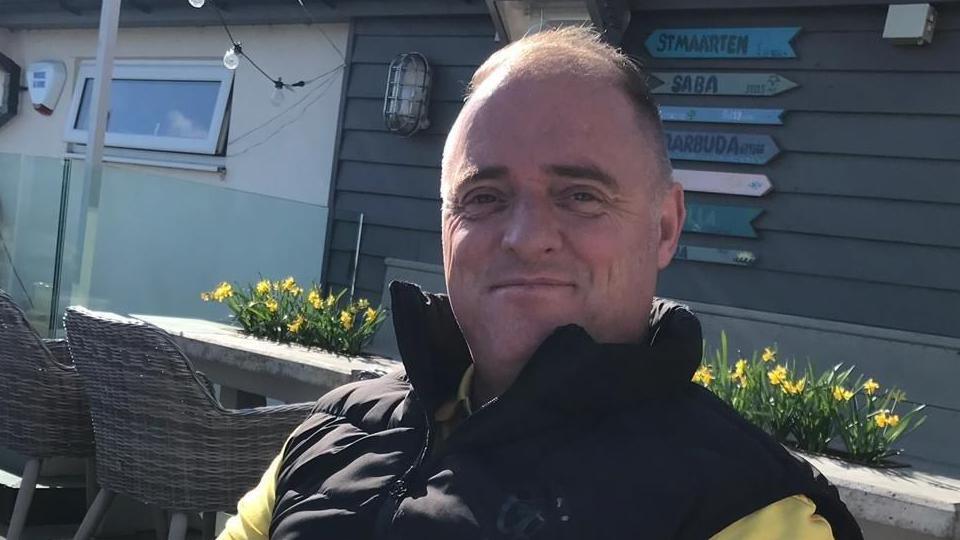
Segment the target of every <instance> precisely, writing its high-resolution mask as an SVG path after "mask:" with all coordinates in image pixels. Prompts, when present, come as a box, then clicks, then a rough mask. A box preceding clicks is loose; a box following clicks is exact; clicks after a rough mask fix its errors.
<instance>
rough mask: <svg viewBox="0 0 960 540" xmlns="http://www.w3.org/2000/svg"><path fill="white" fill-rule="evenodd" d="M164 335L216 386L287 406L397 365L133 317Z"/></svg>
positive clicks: (197, 324)
mask: <svg viewBox="0 0 960 540" xmlns="http://www.w3.org/2000/svg"><path fill="white" fill-rule="evenodd" d="M133 317H136V318H138V319H141V320H144V321H147V322H149V323H151V324H154V325H156V326H158V327H160V328H162V329H163V330H165V331H167V332H168V333H169V334H170V335H171V336H172V337H173V339H174V341H175V342H176V343H177V344H178V345H179V346H180V347H181V348H182V349H183V351H184V352H185V353H186V355H187V357H189V358H190V360H191V362H193V363H194V365H195V366H196V367H197V369H199V370H201V371H203V372H204V373H205V374H206V375H207V376H209V377H210V379H211V380H213V381H214V382H216V383H219V384H222V385H225V386H229V387H231V388H236V389H239V390H244V391H246V392H251V393H254V394H258V395H262V396H267V397H271V398H275V399H279V400H282V401H286V402H288V403H289V402H297V401H313V400H315V399H317V398H319V397H320V396H321V395H323V394H325V393H326V392H328V391H330V390H332V389H334V388H336V387H338V386H341V385H343V384H346V383H348V382H352V381H356V380H360V379H363V378H368V377H371V376H380V375H383V374H386V373H389V372H390V371H393V370H395V369H397V368H399V367H400V362H398V361H396V360H391V359H389V358H383V357H378V356H370V357H368V356H356V357H354V356H340V355H337V354H333V353H330V352H327V351H323V350H320V349H310V348H307V347H302V346H300V345H287V344H279V343H274V342H271V341H266V340H263V339H257V338H254V337H250V336H246V335H244V334H242V333H240V331H239V329H237V328H236V327H233V326H229V325H226V324H221V323H215V322H210V321H204V320H199V319H183V318H177V317H159V316H152V315H133Z"/></svg>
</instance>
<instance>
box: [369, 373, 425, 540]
mask: <svg viewBox="0 0 960 540" xmlns="http://www.w3.org/2000/svg"><path fill="white" fill-rule="evenodd" d="M410 396H411V397H412V398H413V400H414V401H416V402H417V405H418V406H419V407H420V410H421V411H423V418H424V426H425V428H424V429H425V431H426V437H424V442H423V448H421V449H420V455H418V456H417V459H416V461H415V462H414V463H413V465H411V466H410V468H409V469H407V470H406V471H405V472H404V473H403V474H402V475H401V476H400V478H398V479H396V480H394V481H393V482H391V483H390V484H389V485H388V486H387V488H386V489H385V490H384V496H385V498H386V500H384V502H383V503H382V504H381V505H380V509H379V510H377V518H376V526H375V528H374V538H381V539H385V538H389V536H388V532H389V528H390V526H391V525H392V524H393V519H394V518H395V517H396V514H397V510H399V509H400V503H401V502H403V499H404V498H405V497H406V496H407V492H408V491H409V490H410V489H409V480H410V478H411V477H413V475H414V474H415V473H417V472H419V469H420V467H421V465H423V462H424V461H425V460H426V457H427V456H428V455H429V454H430V447H431V444H430V443H431V442H432V439H433V430H432V429H431V426H432V423H431V422H430V416H429V415H428V414H427V410H426V408H425V407H424V406H423V405H422V404H421V403H420V400H419V399H418V398H417V395H416V393H415V392H414V391H413V389H412V388H411V390H410Z"/></svg>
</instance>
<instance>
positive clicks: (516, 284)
mask: <svg viewBox="0 0 960 540" xmlns="http://www.w3.org/2000/svg"><path fill="white" fill-rule="evenodd" d="M575 286H576V284H575V283H573V282H572V281H569V280H566V279H560V278H552V277H534V278H512V279H503V280H500V281H498V282H496V283H495V284H494V285H493V286H492V287H490V290H491V291H498V290H510V289H514V290H549V289H555V288H564V287H575Z"/></svg>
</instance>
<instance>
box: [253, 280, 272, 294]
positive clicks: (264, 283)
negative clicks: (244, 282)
mask: <svg viewBox="0 0 960 540" xmlns="http://www.w3.org/2000/svg"><path fill="white" fill-rule="evenodd" d="M256 291H257V294H261V295H262V294H267V293H268V292H270V280H268V279H263V280H260V282H258V283H257V287H256Z"/></svg>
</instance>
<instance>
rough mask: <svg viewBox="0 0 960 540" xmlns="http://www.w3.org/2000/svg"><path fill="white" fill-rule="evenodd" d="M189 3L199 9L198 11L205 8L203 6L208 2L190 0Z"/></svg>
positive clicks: (204, 0)
mask: <svg viewBox="0 0 960 540" xmlns="http://www.w3.org/2000/svg"><path fill="white" fill-rule="evenodd" d="M188 1H189V2H190V5H191V6H193V7H195V8H197V9H200V8H202V7H203V4H205V3H206V0H188Z"/></svg>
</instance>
